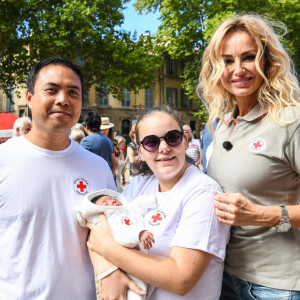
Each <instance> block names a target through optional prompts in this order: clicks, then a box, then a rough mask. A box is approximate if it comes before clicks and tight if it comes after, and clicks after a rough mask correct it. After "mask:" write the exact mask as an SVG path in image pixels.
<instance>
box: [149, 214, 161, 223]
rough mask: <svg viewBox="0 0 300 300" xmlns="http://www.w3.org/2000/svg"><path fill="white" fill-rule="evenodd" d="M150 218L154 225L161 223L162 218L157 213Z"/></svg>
mask: <svg viewBox="0 0 300 300" xmlns="http://www.w3.org/2000/svg"><path fill="white" fill-rule="evenodd" d="M151 218H152V219H153V220H152V222H153V223H156V222H157V221H161V220H162V217H161V214H160V213H157V214H156V216H152V217H151Z"/></svg>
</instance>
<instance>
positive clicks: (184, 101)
mask: <svg viewBox="0 0 300 300" xmlns="http://www.w3.org/2000/svg"><path fill="white" fill-rule="evenodd" d="M180 96H181V108H191V109H192V108H193V102H192V100H191V99H189V96H188V95H186V90H184V89H181V90H180Z"/></svg>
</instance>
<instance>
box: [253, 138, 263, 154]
mask: <svg viewBox="0 0 300 300" xmlns="http://www.w3.org/2000/svg"><path fill="white" fill-rule="evenodd" d="M249 149H250V151H252V152H254V153H257V152H261V151H264V150H265V149H266V141H265V140H264V139H263V138H261V137H257V138H255V139H254V140H252V141H251V142H250V144H249Z"/></svg>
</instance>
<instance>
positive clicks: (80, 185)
mask: <svg viewBox="0 0 300 300" xmlns="http://www.w3.org/2000/svg"><path fill="white" fill-rule="evenodd" d="M73 189H74V191H75V193H76V194H79V195H86V194H87V193H88V192H89V191H90V185H89V183H88V181H87V180H86V179H84V178H83V177H77V178H75V179H74V180H73Z"/></svg>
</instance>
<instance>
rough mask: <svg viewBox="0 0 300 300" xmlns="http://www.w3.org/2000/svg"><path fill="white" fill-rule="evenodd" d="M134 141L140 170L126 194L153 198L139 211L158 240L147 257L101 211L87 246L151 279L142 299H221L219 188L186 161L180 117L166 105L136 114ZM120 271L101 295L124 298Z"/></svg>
mask: <svg viewBox="0 0 300 300" xmlns="http://www.w3.org/2000/svg"><path fill="white" fill-rule="evenodd" d="M136 140H137V148H138V152H139V156H140V158H141V163H140V166H139V175H138V176H136V177H135V178H134V180H133V181H132V182H131V183H130V185H129V186H128V187H127V189H126V190H125V191H124V192H123V195H124V196H125V198H126V199H127V200H128V202H130V201H131V200H133V199H135V198H137V197H138V196H140V195H149V194H151V195H153V194H154V195H155V197H156V201H157V206H156V207H155V208H154V209H151V210H149V211H148V213H146V215H145V216H144V221H145V227H146V229H147V230H149V231H150V232H152V233H153V235H154V239H155V244H154V245H153V247H152V249H150V250H149V251H148V254H145V253H142V252H140V251H136V250H132V249H127V248H125V247H123V246H121V245H119V244H118V243H116V242H115V241H114V239H113V236H112V233H111V230H110V228H109V226H108V223H107V221H106V218H105V217H104V215H100V222H101V225H100V226H99V225H94V224H90V225H89V227H90V229H91V236H90V241H89V242H88V246H89V248H90V249H91V250H93V251H96V252H98V253H99V254H101V255H102V256H103V257H104V258H105V259H106V260H107V261H109V262H111V263H112V265H116V266H118V267H119V268H120V269H121V270H123V271H125V272H127V273H129V274H131V275H133V276H135V277H137V278H139V279H141V280H143V281H145V282H146V283H148V284H149V287H148V292H147V299H172V300H174V299H218V298H219V295H220V291H221V283H222V274H223V266H224V256H225V248H226V243H227V240H228V236H229V226H228V225H225V224H222V223H220V222H218V220H217V217H216V215H215V213H214V197H215V195H216V193H217V192H221V189H220V187H219V185H218V184H217V183H216V182H215V181H213V180H212V179H211V178H209V177H208V176H206V175H205V174H203V173H202V172H201V171H200V170H199V169H197V168H196V167H195V166H192V165H190V164H188V163H187V162H186V160H185V150H186V147H187V140H186V138H184V136H183V128H182V122H181V120H180V118H179V116H178V114H177V112H176V111H174V110H172V109H171V108H169V107H168V106H162V107H154V108H152V109H150V110H147V111H146V112H144V113H143V114H142V115H141V116H139V118H138V121H137V124H136ZM124 276H125V275H124V274H123V273H122V272H120V270H117V271H115V272H113V273H111V274H110V275H109V276H107V277H105V278H104V279H103V280H102V283H101V291H100V292H101V296H102V298H103V299H108V298H109V297H115V298H117V299H126V290H127V288H128V287H127V285H128V284H127V283H128V282H127V281H126V280H127V279H126V278H125V279H124ZM120 281H121V282H124V284H123V289H122V288H120ZM212 283H213V285H214V287H213V288H211V284H212ZM115 286H118V289H117V290H116V289H115V288H114V287H115Z"/></svg>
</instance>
